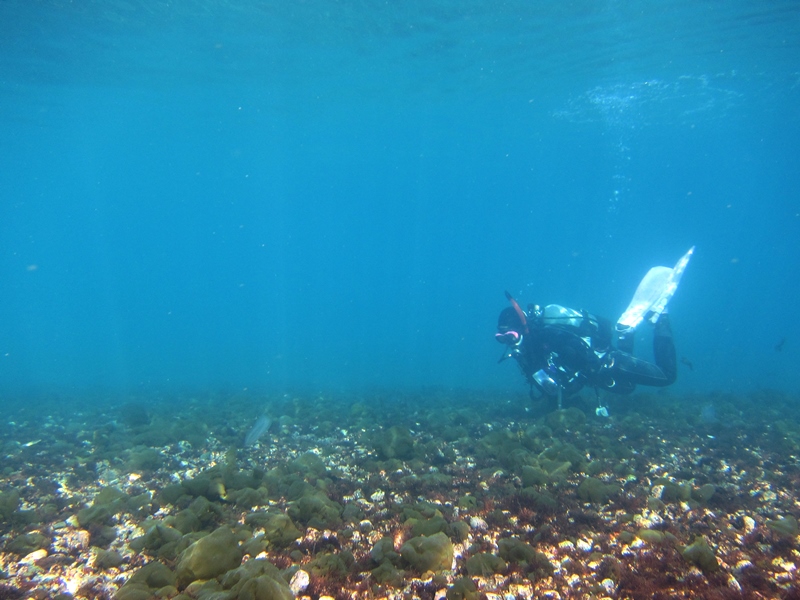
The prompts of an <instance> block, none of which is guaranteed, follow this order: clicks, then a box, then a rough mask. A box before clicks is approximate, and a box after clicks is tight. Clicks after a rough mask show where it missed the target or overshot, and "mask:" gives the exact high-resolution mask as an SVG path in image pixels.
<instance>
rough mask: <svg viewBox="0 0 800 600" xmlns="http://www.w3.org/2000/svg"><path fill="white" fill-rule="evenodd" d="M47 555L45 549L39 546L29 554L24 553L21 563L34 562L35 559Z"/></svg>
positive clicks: (40, 558)
mask: <svg viewBox="0 0 800 600" xmlns="http://www.w3.org/2000/svg"><path fill="white" fill-rule="evenodd" d="M46 556H47V550H45V549H44V548H40V549H39V550H34V551H33V552H31V553H30V554H28V555H26V556H25V557H24V558H23V559H22V560H21V561H19V562H21V563H23V564H28V565H29V564H32V563H35V562H36V561H37V560H42V559H43V558H45V557H46Z"/></svg>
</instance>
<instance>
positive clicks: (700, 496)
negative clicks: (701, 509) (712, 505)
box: [692, 483, 717, 503]
mask: <svg viewBox="0 0 800 600" xmlns="http://www.w3.org/2000/svg"><path fill="white" fill-rule="evenodd" d="M716 492H717V486H715V485H713V484H711V483H706V484H705V485H701V486H700V487H699V488H697V489H695V490H692V498H694V499H695V500H697V501H698V502H703V503H707V502H708V501H709V500H711V498H712V497H713V496H714V494H715V493H716Z"/></svg>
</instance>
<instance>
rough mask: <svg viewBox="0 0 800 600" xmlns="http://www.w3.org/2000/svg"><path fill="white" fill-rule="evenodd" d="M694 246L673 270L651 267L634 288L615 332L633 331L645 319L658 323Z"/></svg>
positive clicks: (676, 287)
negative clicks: (634, 290) (633, 292)
mask: <svg viewBox="0 0 800 600" xmlns="http://www.w3.org/2000/svg"><path fill="white" fill-rule="evenodd" d="M693 252H694V246H692V247H691V248H689V251H688V252H687V253H686V254H684V255H683V256H682V257H681V259H680V260H679V261H678V262H677V264H676V265H675V266H674V267H673V268H671V269H670V268H669V267H653V268H652V269H650V270H649V271H648V272H647V275H645V276H644V279H642V281H641V282H640V283H639V287H637V288H636V293H635V294H634V295H633V300H631V303H630V304H629V305H628V308H627V309H626V310H625V312H624V313H622V316H621V317H620V318H619V320H618V321H617V331H625V330H630V329H635V328H636V326H637V325H639V323H641V322H642V321H643V320H644V318H645V317H647V318H648V319H649V320H650V322H651V323H655V322H656V321H658V317H660V316H661V313H663V312H664V310H665V309H666V308H667V303H668V302H669V301H670V298H672V296H673V295H674V294H675V291H676V290H677V289H678V284H679V283H680V281H681V276H683V271H684V270H685V269H686V265H688V264H689V259H690V258H692V253H693Z"/></svg>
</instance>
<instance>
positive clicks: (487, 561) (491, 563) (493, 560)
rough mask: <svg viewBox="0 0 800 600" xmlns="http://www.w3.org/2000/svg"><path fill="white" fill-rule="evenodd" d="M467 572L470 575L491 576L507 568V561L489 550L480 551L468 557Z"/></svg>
mask: <svg viewBox="0 0 800 600" xmlns="http://www.w3.org/2000/svg"><path fill="white" fill-rule="evenodd" d="M466 566H467V573H468V574H469V576H470V577H489V576H490V575H494V574H495V573H502V572H503V571H505V570H506V561H504V560H503V559H502V558H500V557H499V556H497V555H496V554H491V553H489V552H479V553H478V554H473V555H472V556H470V557H469V558H468V559H467V564H466Z"/></svg>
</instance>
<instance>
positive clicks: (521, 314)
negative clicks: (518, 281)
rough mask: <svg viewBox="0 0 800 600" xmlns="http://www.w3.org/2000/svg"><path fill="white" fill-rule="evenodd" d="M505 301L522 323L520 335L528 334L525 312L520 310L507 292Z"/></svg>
mask: <svg viewBox="0 0 800 600" xmlns="http://www.w3.org/2000/svg"><path fill="white" fill-rule="evenodd" d="M506 299H507V300H508V301H509V302H511V306H512V308H513V309H514V312H515V313H517V316H518V317H519V320H520V321H522V333H528V318H527V317H526V316H525V311H524V310H522V309H521V308H520V306H519V304H518V303H517V301H516V300H514V296H512V295H511V294H509V293H508V291H506Z"/></svg>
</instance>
